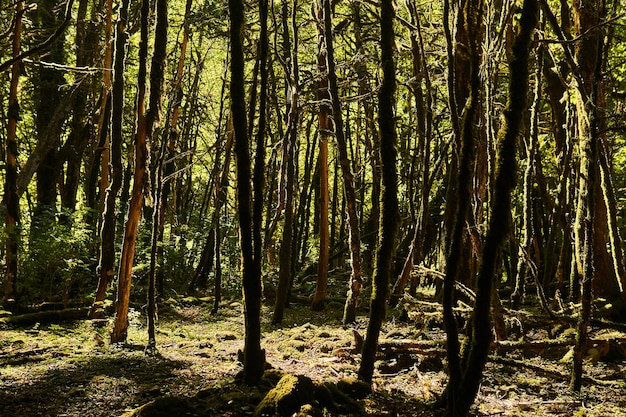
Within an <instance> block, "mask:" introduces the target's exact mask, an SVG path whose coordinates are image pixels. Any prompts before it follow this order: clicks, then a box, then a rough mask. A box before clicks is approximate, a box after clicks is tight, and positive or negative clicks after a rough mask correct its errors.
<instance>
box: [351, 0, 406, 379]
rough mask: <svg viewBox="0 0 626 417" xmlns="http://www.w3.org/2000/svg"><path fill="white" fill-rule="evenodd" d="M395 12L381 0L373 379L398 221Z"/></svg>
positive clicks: (369, 354)
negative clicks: (378, 222) (379, 172)
mask: <svg viewBox="0 0 626 417" xmlns="http://www.w3.org/2000/svg"><path fill="white" fill-rule="evenodd" d="M394 16H395V10H394V4H393V1H392V0H382V2H381V10H380V49H381V51H380V62H381V66H382V74H383V75H382V82H381V86H380V90H379V92H378V126H379V132H380V148H379V155H380V162H381V164H382V169H381V173H382V177H381V181H382V190H381V200H380V225H381V226H380V227H381V231H380V236H379V246H378V249H377V251H376V269H375V271H374V280H373V287H372V304H371V313H370V320H369V323H368V326H367V334H366V336H365V341H364V344H363V354H362V361H361V366H360V367H359V373H358V375H359V379H361V380H363V381H366V382H368V383H369V384H371V383H372V376H373V374H374V362H375V359H376V351H377V349H378V336H379V334H380V329H381V327H382V323H383V320H384V318H385V314H386V303H387V296H388V294H389V282H390V279H391V274H392V272H393V258H394V252H395V246H396V238H397V233H398V225H399V209H398V174H397V172H396V155H397V151H396V128H395V113H394V93H395V90H396V70H395V63H394V59H393V54H394V49H395V48H394V46H395V34H394V30H393V20H394Z"/></svg>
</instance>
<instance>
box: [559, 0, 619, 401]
mask: <svg viewBox="0 0 626 417" xmlns="http://www.w3.org/2000/svg"><path fill="white" fill-rule="evenodd" d="M573 11H574V31H575V33H576V34H577V35H580V36H581V40H580V41H579V42H577V43H576V46H575V54H574V58H575V60H576V64H577V68H578V70H579V71H580V73H579V76H580V79H581V80H582V85H579V90H578V91H577V93H578V97H577V98H576V101H575V103H576V110H577V116H578V118H577V121H578V132H579V135H580V139H579V145H578V146H579V150H580V176H579V183H578V202H577V207H576V221H575V223H574V234H575V244H576V257H577V263H578V269H579V272H580V279H581V286H580V288H581V297H580V302H581V307H580V311H579V313H578V325H577V331H576V344H575V345H574V357H573V367H572V374H571V379H570V386H569V388H570V390H572V391H575V392H579V391H580V389H581V386H582V372H583V354H584V350H585V345H586V343H587V332H588V330H587V326H588V323H589V317H590V315H591V301H592V297H593V295H592V288H593V283H594V278H596V277H598V278H600V276H603V275H606V274H607V271H606V270H602V268H605V267H606V265H605V263H604V262H603V260H604V259H602V254H603V253H606V244H605V243H604V242H605V239H604V236H605V233H606V232H605V229H606V217H605V216H604V217H602V218H603V219H604V220H605V222H601V223H600V224H598V218H599V217H600V216H599V214H600V213H598V208H599V207H598V205H599V204H601V203H602V199H597V198H596V196H595V195H596V191H597V190H598V189H599V182H598V181H597V180H596V178H597V173H598V166H597V164H598V159H597V153H598V144H597V143H598V140H599V138H598V123H599V121H598V116H599V110H598V92H599V88H600V85H599V84H600V82H601V78H602V74H601V72H602V56H603V52H602V51H603V42H604V40H603V32H602V29H600V28H599V27H598V25H599V24H600V22H601V19H602V16H603V15H604V4H603V1H602V0H574V2H573ZM583 35H584V36H583ZM598 228H601V229H602V230H598ZM600 247H601V248H600ZM609 269H610V272H613V270H612V268H609ZM604 279H606V277H605V278H604Z"/></svg>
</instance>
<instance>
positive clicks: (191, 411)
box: [122, 397, 198, 417]
mask: <svg viewBox="0 0 626 417" xmlns="http://www.w3.org/2000/svg"><path fill="white" fill-rule="evenodd" d="M197 415H198V411H197V410H196V409H195V408H194V407H192V406H191V404H189V401H188V400H186V399H183V398H176V397H161V398H157V399H156V400H154V401H150V402H149V403H147V404H144V405H142V406H141V407H139V408H136V409H134V410H132V411H128V412H126V413H124V414H122V417H171V416H181V417H183V416H197Z"/></svg>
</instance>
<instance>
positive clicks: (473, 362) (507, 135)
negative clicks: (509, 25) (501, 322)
mask: <svg viewBox="0 0 626 417" xmlns="http://www.w3.org/2000/svg"><path fill="white" fill-rule="evenodd" d="M474 17H475V16H474ZM537 18H538V4H537V1H536V0H525V1H524V6H523V8H522V14H521V18H520V29H519V33H518V35H517V36H516V38H515V41H514V43H513V51H512V52H513V57H512V60H511V62H510V64H509V70H510V81H509V98H508V102H507V106H506V108H505V110H504V122H503V125H502V128H501V130H500V134H499V137H500V143H499V146H498V154H497V156H498V161H497V167H496V177H495V188H494V192H493V196H494V198H493V205H492V208H493V212H492V215H491V218H490V220H489V227H488V231H487V236H486V239H485V244H484V247H483V252H482V263H481V265H480V268H479V271H478V277H477V282H476V302H475V305H474V311H473V315H472V334H471V335H470V343H469V350H468V353H467V355H466V356H465V357H464V358H463V361H462V364H463V365H464V369H463V370H462V374H461V379H460V381H459V385H458V387H454V386H452V387H451V388H452V389H449V390H448V404H447V409H446V414H447V415H449V416H465V415H467V414H468V412H469V408H470V406H471V405H472V403H473V402H474V398H475V397H476V393H477V392H478V388H479V386H480V381H481V378H482V373H483V369H484V366H485V363H486V362H487V355H488V353H489V346H490V342H491V319H490V309H491V298H492V289H493V283H494V279H495V277H496V270H497V267H498V262H500V259H501V253H502V247H503V245H504V243H505V240H506V236H507V234H508V233H509V229H510V211H511V192H512V190H513V188H514V187H515V181H516V177H515V175H516V160H515V152H516V143H517V136H518V134H519V132H520V126H521V124H522V120H523V117H524V111H525V108H526V95H527V91H528V57H529V51H530V42H531V37H532V34H533V32H534V29H535V26H536V24H537ZM477 21H479V20H477Z"/></svg>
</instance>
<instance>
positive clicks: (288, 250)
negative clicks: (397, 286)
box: [272, 0, 299, 324]
mask: <svg viewBox="0 0 626 417" xmlns="http://www.w3.org/2000/svg"><path fill="white" fill-rule="evenodd" d="M296 5H297V4H296V2H295V1H294V3H293V10H292V15H291V16H292V19H291V21H292V25H291V29H292V30H293V45H294V47H293V48H292V47H291V44H292V43H291V42H290V40H289V25H288V19H287V16H288V13H287V12H288V7H287V1H286V0H283V2H282V14H283V15H282V21H283V46H284V49H285V51H284V53H285V55H286V56H287V57H288V58H289V59H285V62H289V63H291V66H287V64H286V65H285V84H286V85H285V94H286V95H287V98H286V102H287V111H288V114H287V130H286V132H285V135H284V137H283V153H282V154H283V156H282V169H281V171H282V172H283V175H284V178H285V179H284V186H283V187H280V188H281V189H279V192H280V193H281V194H280V196H279V198H280V199H281V200H284V205H285V219H284V224H283V235H282V240H281V244H280V255H279V256H280V261H279V262H280V269H279V274H278V288H277V290H276V303H275V306H274V316H273V317H272V323H274V324H279V323H281V322H282V320H283V314H284V310H285V305H286V304H287V296H288V293H289V286H290V284H291V281H292V274H293V268H292V266H293V262H292V260H293V259H292V258H293V250H292V246H293V241H294V239H293V237H294V236H293V235H294V214H295V213H294V193H295V190H294V188H295V180H296V169H295V157H296V149H297V142H298V128H299V113H298V112H299V111H298V103H299V102H298V97H299V96H298V83H299V76H298V71H299V68H298V53H297V52H298V51H297V45H298V25H297V19H296V18H297V14H296V10H297V7H296Z"/></svg>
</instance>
